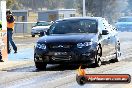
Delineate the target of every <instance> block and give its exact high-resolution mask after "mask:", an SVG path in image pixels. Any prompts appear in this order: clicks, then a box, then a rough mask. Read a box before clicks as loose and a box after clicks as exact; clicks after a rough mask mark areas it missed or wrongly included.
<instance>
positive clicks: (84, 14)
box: [83, 0, 86, 17]
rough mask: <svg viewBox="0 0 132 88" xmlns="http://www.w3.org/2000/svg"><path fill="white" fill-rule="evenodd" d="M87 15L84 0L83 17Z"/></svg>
mask: <svg viewBox="0 0 132 88" xmlns="http://www.w3.org/2000/svg"><path fill="white" fill-rule="evenodd" d="M85 16H86V8H85V0H83V17H85Z"/></svg>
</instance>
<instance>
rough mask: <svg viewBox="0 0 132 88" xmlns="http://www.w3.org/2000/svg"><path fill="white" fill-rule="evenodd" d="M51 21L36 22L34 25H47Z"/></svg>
mask: <svg viewBox="0 0 132 88" xmlns="http://www.w3.org/2000/svg"><path fill="white" fill-rule="evenodd" d="M50 24H51V23H49V22H37V23H36V26H49V25H50Z"/></svg>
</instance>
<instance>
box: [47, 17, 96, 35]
mask: <svg viewBox="0 0 132 88" xmlns="http://www.w3.org/2000/svg"><path fill="white" fill-rule="evenodd" d="M69 33H97V21H96V20H91V19H89V20H63V21H57V22H55V23H54V24H53V25H52V26H51V27H50V29H49V34H69Z"/></svg>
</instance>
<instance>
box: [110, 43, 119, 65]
mask: <svg viewBox="0 0 132 88" xmlns="http://www.w3.org/2000/svg"><path fill="white" fill-rule="evenodd" d="M120 56H121V52H120V43H118V44H117V46H116V52H115V58H114V59H111V60H110V62H112V63H114V62H119V61H120Z"/></svg>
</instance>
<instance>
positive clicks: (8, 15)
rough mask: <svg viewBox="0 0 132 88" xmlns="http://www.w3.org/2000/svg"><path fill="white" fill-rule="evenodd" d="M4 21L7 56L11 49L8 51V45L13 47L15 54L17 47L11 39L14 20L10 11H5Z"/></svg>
mask: <svg viewBox="0 0 132 88" xmlns="http://www.w3.org/2000/svg"><path fill="white" fill-rule="evenodd" d="M6 19H7V50H8V51H7V52H8V54H9V53H10V52H11V49H10V44H11V45H12V47H13V50H14V53H17V47H16V45H15V43H14V42H13V39H12V34H13V29H14V21H15V19H14V17H13V15H12V13H11V11H10V10H7V11H6ZM9 43H10V44H9Z"/></svg>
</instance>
